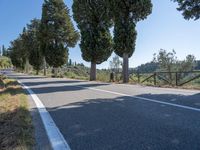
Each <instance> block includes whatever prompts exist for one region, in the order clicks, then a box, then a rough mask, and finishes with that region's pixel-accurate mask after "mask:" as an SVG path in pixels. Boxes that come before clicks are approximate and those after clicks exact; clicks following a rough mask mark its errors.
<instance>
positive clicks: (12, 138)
mask: <svg viewBox="0 0 200 150" xmlns="http://www.w3.org/2000/svg"><path fill="white" fill-rule="evenodd" d="M4 83H5V88H4V89H1V91H0V135H1V136H0V149H1V150H11V149H12V150H13V149H15V150H27V149H32V147H33V145H34V138H33V126H32V121H31V116H30V112H29V110H28V102H27V96H26V94H25V92H24V90H23V89H22V88H21V87H20V86H19V85H18V83H17V82H16V81H14V80H9V79H5V80H4Z"/></svg>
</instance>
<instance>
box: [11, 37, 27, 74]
mask: <svg viewBox="0 0 200 150" xmlns="http://www.w3.org/2000/svg"><path fill="white" fill-rule="evenodd" d="M9 49H10V58H11V61H12V64H13V65H14V66H15V67H16V68H17V69H19V70H21V71H22V70H24V68H25V59H26V58H25V57H24V53H23V40H22V38H21V36H19V37H18V38H17V39H16V40H14V41H12V42H11V45H10V47H9Z"/></svg>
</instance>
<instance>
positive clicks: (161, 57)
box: [154, 49, 177, 72]
mask: <svg viewBox="0 0 200 150" xmlns="http://www.w3.org/2000/svg"><path fill="white" fill-rule="evenodd" d="M154 62H155V63H158V64H159V69H160V71H168V72H171V71H175V70H174V69H175V65H174V64H176V62H177V57H176V52H175V51H174V50H173V51H172V52H167V51H166V50H163V49H161V50H160V51H159V53H158V55H156V54H154Z"/></svg>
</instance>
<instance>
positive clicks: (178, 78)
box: [134, 70, 200, 86]
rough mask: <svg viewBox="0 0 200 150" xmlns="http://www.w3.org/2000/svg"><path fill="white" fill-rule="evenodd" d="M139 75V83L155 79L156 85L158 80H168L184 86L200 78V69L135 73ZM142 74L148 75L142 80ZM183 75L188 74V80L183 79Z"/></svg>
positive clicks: (167, 81) (172, 83) (169, 82)
mask: <svg viewBox="0 0 200 150" xmlns="http://www.w3.org/2000/svg"><path fill="white" fill-rule="evenodd" d="M134 74H136V76H137V80H138V81H137V82H138V83H144V82H148V81H149V80H150V79H153V83H154V85H157V84H158V80H159V81H160V80H161V81H164V82H166V84H169V85H172V86H183V85H185V84H187V83H189V82H192V81H194V80H196V79H199V78H200V71H199V70H194V71H177V72H175V71H172V72H167V71H160V72H153V73H139V72H137V73H134ZM189 74H193V75H195V76H193V77H191V76H189ZM142 75H148V76H147V77H145V78H144V79H142V80H141V77H142ZM182 75H186V76H187V77H188V79H187V80H185V81H183V78H184V77H182Z"/></svg>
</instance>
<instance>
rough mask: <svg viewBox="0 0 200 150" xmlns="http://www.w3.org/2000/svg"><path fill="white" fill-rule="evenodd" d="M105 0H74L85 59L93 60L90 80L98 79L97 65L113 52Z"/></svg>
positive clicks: (74, 11)
mask: <svg viewBox="0 0 200 150" xmlns="http://www.w3.org/2000/svg"><path fill="white" fill-rule="evenodd" d="M108 12H109V11H108V8H107V7H106V4H105V0H93V1H88V0H74V3H73V13H74V19H75V21H76V22H77V24H78V28H79V29H80V32H81V43H80V48H81V52H82V57H83V59H84V60H85V61H87V62H91V71H90V80H96V65H97V64H101V63H102V62H104V61H106V60H107V59H108V58H109V57H110V56H111V53H112V52H113V49H112V37H111V34H110V30H109V28H110V27H111V19H110V18H109V15H108Z"/></svg>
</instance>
